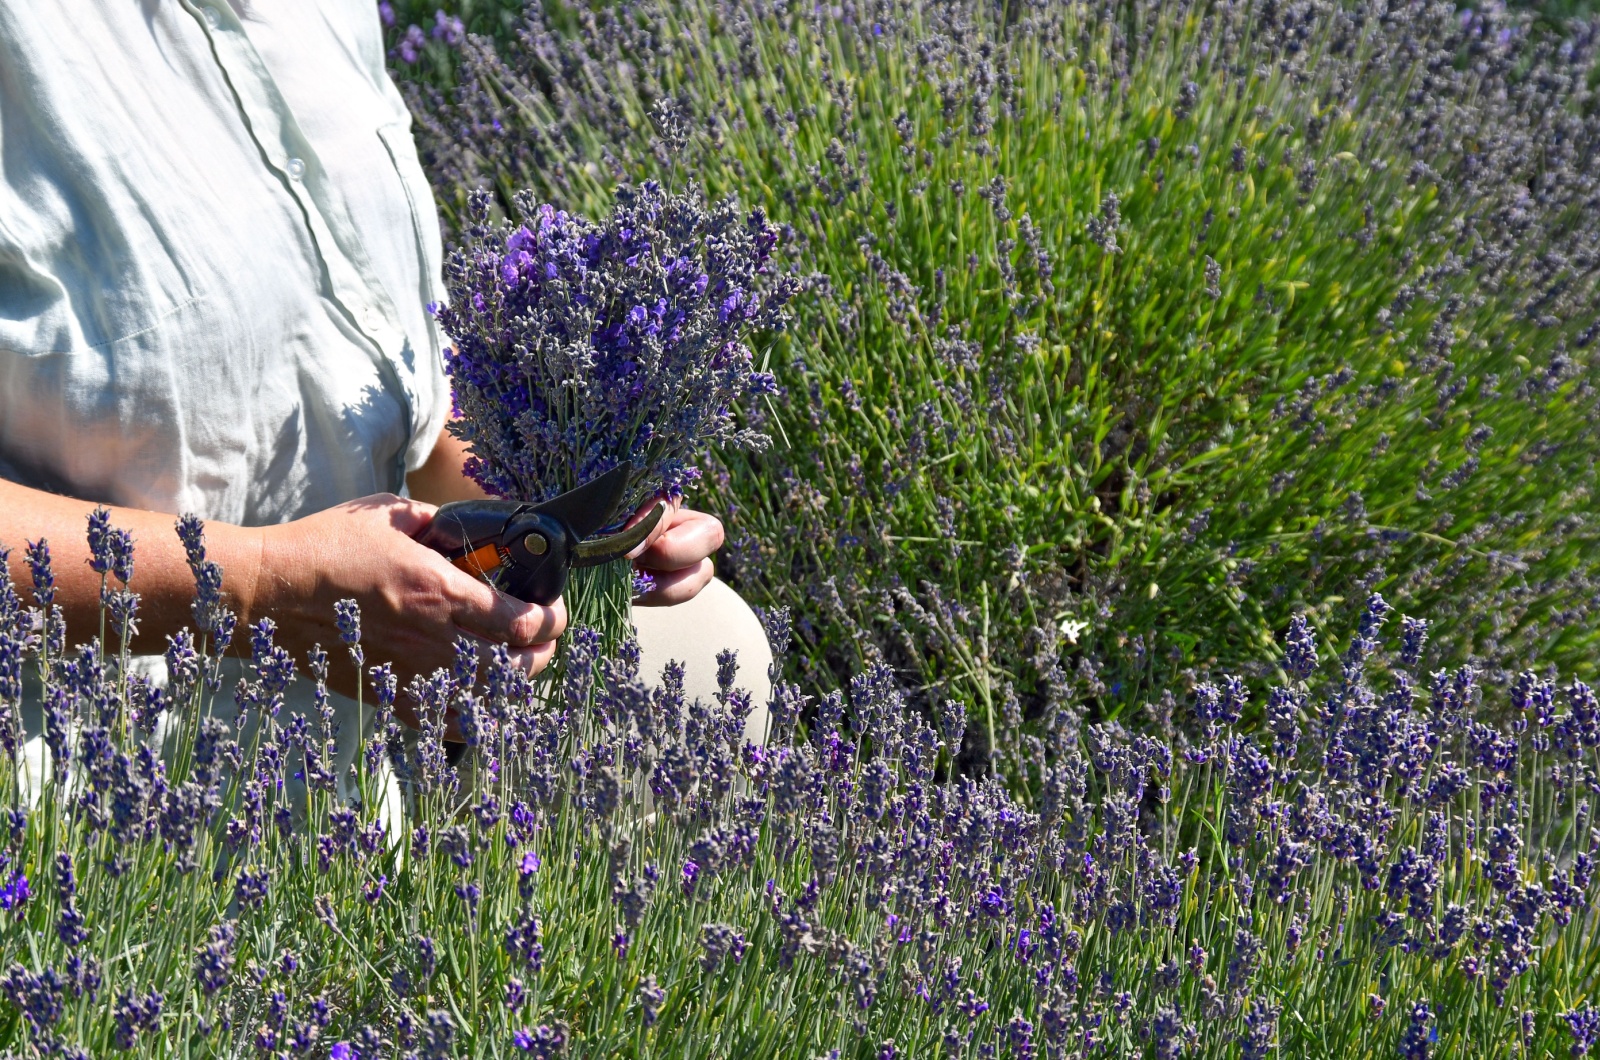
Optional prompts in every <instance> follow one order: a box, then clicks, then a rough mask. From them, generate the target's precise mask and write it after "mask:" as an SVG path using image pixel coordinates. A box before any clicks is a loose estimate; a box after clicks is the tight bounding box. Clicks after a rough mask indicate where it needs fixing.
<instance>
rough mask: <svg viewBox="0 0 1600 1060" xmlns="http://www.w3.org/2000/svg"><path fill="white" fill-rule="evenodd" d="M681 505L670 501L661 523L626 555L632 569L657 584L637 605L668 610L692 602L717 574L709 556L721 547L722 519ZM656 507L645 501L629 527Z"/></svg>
mask: <svg viewBox="0 0 1600 1060" xmlns="http://www.w3.org/2000/svg"><path fill="white" fill-rule="evenodd" d="M682 504H683V502H682V501H681V500H677V501H669V502H668V503H667V511H666V514H665V515H663V516H662V517H661V522H659V523H657V524H656V528H655V529H654V530H652V531H651V532H650V536H649V537H647V538H645V539H644V541H643V542H642V543H641V544H640V545H639V547H638V548H636V549H634V550H633V551H632V552H630V553H629V554H628V556H629V558H630V559H632V560H633V561H634V566H636V567H638V568H640V569H641V570H643V571H645V572H646V573H648V574H649V575H650V576H651V577H652V578H654V579H655V583H656V587H655V588H654V589H652V590H651V591H650V592H647V593H645V594H643V595H642V596H639V597H637V598H636V599H635V600H634V603H636V604H639V605H641V606H644V607H667V606H670V605H672V604H681V603H683V602H684V601H685V600H692V599H694V597H695V594H696V593H698V592H699V591H700V590H701V589H704V588H705V587H706V585H707V584H708V583H709V582H710V581H711V577H712V575H714V574H715V573H716V566H715V564H713V563H712V562H711V555H712V553H714V552H716V551H717V549H719V548H721V547H722V537H723V534H722V520H720V519H718V518H717V517H716V516H714V515H707V514H706V513H705V512H697V511H695V510H694V509H693V508H685V507H682ZM655 506H656V500H655V499H651V500H649V501H646V502H645V503H644V504H643V505H641V506H640V507H639V510H638V511H636V512H634V513H633V517H632V518H630V519H629V520H628V525H629V526H632V525H633V524H634V523H636V522H638V521H639V520H640V519H643V518H644V517H645V516H646V515H647V514H649V512H650V509H652V508H654V507H655Z"/></svg>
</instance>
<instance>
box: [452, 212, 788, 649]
mask: <svg viewBox="0 0 1600 1060" xmlns="http://www.w3.org/2000/svg"><path fill="white" fill-rule="evenodd" d="M515 206H516V209H515V217H514V218H513V220H512V221H511V222H510V223H508V224H503V225H494V224H492V223H491V221H490V217H489V200H488V196H487V195H478V196H475V197H474V199H473V202H472V205H471V215H470V220H471V223H470V225H469V226H468V228H467V229H466V231H465V242H464V244H463V246H462V247H461V248H459V249H457V250H456V251H454V252H453V253H452V254H451V255H450V259H449V262H448V263H447V265H446V279H447V282H448V285H449V291H450V304H449V305H448V306H445V307H441V308H439V309H438V310H437V315H438V318H439V323H440V324H441V325H442V326H443V328H444V330H445V332H446V333H447V334H448V335H449V336H450V337H451V343H452V346H451V348H450V349H449V350H447V351H446V355H445V365H446V369H447V371H448V372H449V375H450V380H451V384H452V389H453V392H454V395H455V403H456V412H457V414H458V417H459V418H458V419H455V420H453V421H452V422H451V424H450V430H451V432H452V433H453V434H455V435H457V436H458V437H460V438H462V439H463V440H465V441H466V442H468V443H469V444H470V446H471V454H472V455H471V456H470V457H469V459H468V461H467V466H466V470H467V473H468V474H469V475H470V476H471V477H472V478H473V479H475V480H476V481H477V482H478V484H479V485H481V486H482V487H483V488H484V489H485V490H487V491H488V492H489V493H491V494H493V495H496V496H501V497H513V498H516V499H519V500H529V501H542V500H546V499H548V498H550V497H553V496H555V495H557V494H559V493H563V492H565V491H567V490H569V489H572V488H574V487H576V486H578V485H581V484H582V483H585V482H588V481H590V480H592V479H594V478H596V477H598V476H599V475H601V474H603V473H605V472H607V471H610V470H611V469H613V468H615V467H618V466H620V465H628V466H631V467H632V468H633V469H634V470H635V474H634V476H633V479H632V485H631V487H630V489H629V491H628V493H627V496H626V498H625V511H632V510H633V509H634V508H635V507H636V506H637V505H638V504H640V503H641V502H643V501H644V500H646V499H647V498H649V497H652V496H666V497H673V498H676V497H681V496H682V495H683V493H684V491H685V490H686V489H688V488H689V487H690V486H691V485H692V484H693V483H694V482H695V481H696V480H697V479H698V478H699V475H700V471H699V468H698V467H697V466H696V464H695V463H694V461H696V460H698V459H699V458H700V456H701V454H703V453H705V452H706V451H707V450H708V449H710V448H712V447H718V446H721V447H727V448H732V449H749V450H759V449H761V448H764V447H765V446H766V445H767V443H768V438H767V437H766V436H765V435H763V434H761V433H760V432H758V431H756V430H752V429H748V428H743V429H741V428H740V427H739V426H738V424H737V422H736V419H735V415H736V412H737V411H738V409H739V407H740V406H741V404H743V403H745V402H748V401H750V400H752V399H754V398H757V397H759V396H760V395H763V394H768V393H771V392H772V389H773V382H772V376H771V375H770V374H768V373H766V372H764V371H761V370H760V369H758V368H757V367H756V366H755V363H754V359H753V356H752V353H751V350H750V348H749V347H748V346H747V345H746V344H745V341H744V339H745V336H746V335H747V334H748V333H750V332H751V331H753V330H763V331H769V332H770V331H776V330H778V329H779V328H781V327H782V325H783V315H782V308H783V304H784V302H785V301H786V300H787V299H788V297H789V295H790V293H791V285H790V284H789V283H788V282H787V281H786V280H784V279H781V278H780V279H777V280H776V282H769V281H771V280H772V279H773V278H771V277H769V276H768V275H767V273H768V271H769V266H768V260H769V258H770V256H771V253H772V248H773V246H774V244H775V243H776V242H777V232H776V230H775V229H774V228H773V227H772V226H771V225H770V224H768V223H767V221H766V219H765V218H764V217H763V216H762V214H761V213H760V211H754V212H750V213H745V212H744V211H741V210H740V209H739V207H738V205H737V203H736V202H734V201H733V200H731V199H724V200H722V201H721V202H718V203H717V204H715V205H714V206H712V207H710V208H709V209H708V208H707V207H706V206H705V205H704V203H703V202H702V200H701V197H700V195H699V193H698V191H697V190H696V189H694V188H693V187H691V188H690V189H689V190H688V191H686V192H684V193H681V194H669V193H668V192H667V191H665V190H664V189H663V188H662V187H661V186H660V185H658V184H656V183H654V182H646V183H644V184H642V185H640V186H639V187H636V188H635V187H626V186H625V187H620V188H618V189H616V192H615V197H614V203H613V205H612V208H611V211H610V212H609V214H607V216H606V217H605V219H604V221H602V222H598V223H597V222H591V221H587V220H585V219H583V218H581V217H576V216H572V215H570V214H568V213H566V212H565V211H558V210H556V209H555V208H554V207H552V206H549V205H536V204H535V203H534V201H533V200H532V199H531V198H529V197H527V196H519V197H518V198H517V199H516V203H515ZM610 567H611V568H614V569H607V568H600V569H599V570H598V572H591V571H587V570H577V571H574V572H573V578H572V588H571V589H570V590H569V593H568V597H569V600H568V604H569V607H570V608H571V611H572V614H573V616H574V618H575V619H576V620H577V621H578V622H579V623H580V624H588V625H592V626H595V625H603V626H604V627H605V628H606V629H607V630H610V629H611V628H612V626H613V625H615V623H613V622H611V621H608V620H607V619H606V618H605V617H604V616H608V615H613V614H616V613H618V612H619V611H620V613H621V614H622V615H623V619H622V625H625V623H626V612H625V608H626V605H627V601H628V598H629V596H630V595H631V592H632V587H633V586H632V579H631V576H630V574H629V570H630V568H629V566H628V564H627V563H626V562H625V561H619V562H618V563H616V564H612V565H610ZM608 581H609V582H610V583H615V592H610V593H608V592H606V591H605V590H604V588H603V586H604V585H606V584H608ZM619 594H620V598H618V599H613V598H614V597H618V595H619Z"/></svg>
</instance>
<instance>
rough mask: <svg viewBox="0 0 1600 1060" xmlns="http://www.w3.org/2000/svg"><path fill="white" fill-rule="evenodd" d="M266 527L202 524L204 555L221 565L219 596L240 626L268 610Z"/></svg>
mask: <svg viewBox="0 0 1600 1060" xmlns="http://www.w3.org/2000/svg"><path fill="white" fill-rule="evenodd" d="M270 529H271V528H270V527H261V526H233V525H231V524H213V525H211V526H207V527H206V537H207V539H208V540H207V543H206V553H207V556H208V558H210V559H211V560H212V561H213V562H215V563H216V564H217V565H218V566H220V567H221V568H222V578H223V582H222V588H223V595H224V598H225V599H226V600H227V602H228V606H229V607H230V608H232V609H233V612H234V614H235V615H237V616H238V619H239V625H240V626H241V627H245V626H248V625H250V624H251V623H253V622H255V621H256V620H257V619H259V618H260V617H261V616H262V615H263V614H265V613H266V612H268V611H270V610H271V609H272V608H271V601H270V600H268V599H266V597H267V596H268V595H269V593H268V592H267V591H266V590H267V588H268V587H267V585H266V584H265V582H266V581H267V579H265V578H264V573H265V571H266V568H267V550H268V546H267V535H268V531H269V530H270Z"/></svg>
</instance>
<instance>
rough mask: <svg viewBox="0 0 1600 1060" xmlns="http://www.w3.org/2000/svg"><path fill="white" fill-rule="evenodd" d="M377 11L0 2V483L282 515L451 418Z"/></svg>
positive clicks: (423, 454) (434, 234) (291, 3)
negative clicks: (3, 479) (428, 305)
mask: <svg viewBox="0 0 1600 1060" xmlns="http://www.w3.org/2000/svg"><path fill="white" fill-rule="evenodd" d="M383 60H384V55H383V42H382V36H381V30H380V26H379V23H378V13H377V6H376V4H374V3H372V2H371V0H249V2H246V0H232V3H231V5H230V3H229V0H198V2H195V0H140V2H134V0H0V477H5V478H9V479H12V480H13V481H17V482H21V483H23V484H24V485H28V486H33V487H36V488H41V489H48V490H52V491H55V492H59V493H64V494H68V495H71V496H74V497H79V498H83V499H86V500H93V501H101V502H105V503H109V504H120V505H128V506H132V507H138V508H146V509H150V510H154V511H166V512H174V513H177V512H194V513H196V514H198V515H200V516H202V517H204V518H206V519H212V520H222V521H225V522H231V523H239V524H244V525H263V524H269V523H277V522H282V521H285V520H288V519H293V518H296V517H298V516H301V515H306V514H309V513H311V512H315V511H319V510H321V509H324V508H327V507H329V506H330V505H333V504H337V503H339V502H341V501H345V500H348V499H351V498H354V497H358V496H363V495H366V494H369V493H373V492H378V491H382V490H391V491H396V492H399V491H401V490H402V489H403V486H404V474H405V472H406V471H407V470H409V469H413V468H416V467H417V466H419V465H420V464H421V463H422V462H423V461H424V460H425V459H426V458H427V455H428V453H429V451H430V449H431V447H432V445H433V442H434V440H435V439H436V438H437V436H438V434H439V431H440V429H441V427H442V426H443V423H444V420H445V418H446V416H447V414H448V411H449V390H448V386H447V384H446V381H445V378H444V373H443V371H442V365H441V355H440V334H439V332H438V330H437V327H436V325H435V324H434V322H433V321H432V319H431V317H430V316H429V314H428V312H427V310H426V308H425V307H426V306H427V304H428V303H430V302H433V301H436V300H438V299H440V298H441V297H442V296H441V293H440V291H441V284H440V279H439V270H440V259H441V252H440V246H439V227H438V220H437V217H436V215H435V212H434V207H433V200H432V198H431V195H430V192H429V188H428V184H427V181H426V178H425V177H424V176H423V173H422V169H421V166H420V165H419V164H418V162H417V155H416V149H415V147H414V145H413V143H412V140H411V134H410V116H409V114H408V113H407V111H406V107H405V104H404V101H403V100H402V99H401V97H400V94H399V93H398V92H397V91H396V90H395V87H394V85H393V84H392V83H391V82H390V80H389V78H388V75H387V74H386V73H385V70H384V61H383Z"/></svg>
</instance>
